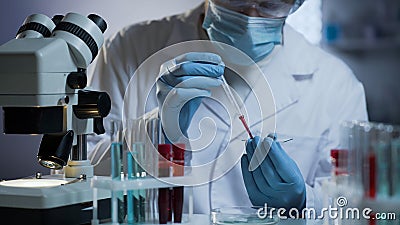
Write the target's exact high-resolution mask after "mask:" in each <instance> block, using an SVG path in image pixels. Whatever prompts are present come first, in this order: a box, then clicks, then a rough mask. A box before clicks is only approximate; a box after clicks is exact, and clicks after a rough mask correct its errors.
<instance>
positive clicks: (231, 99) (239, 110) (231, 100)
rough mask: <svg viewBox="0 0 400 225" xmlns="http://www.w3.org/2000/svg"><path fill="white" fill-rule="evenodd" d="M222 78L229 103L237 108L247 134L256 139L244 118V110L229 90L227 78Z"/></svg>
mask: <svg viewBox="0 0 400 225" xmlns="http://www.w3.org/2000/svg"><path fill="white" fill-rule="evenodd" d="M221 78H222V88H223V89H224V92H225V94H226V96H227V97H228V99H229V101H230V102H231V103H232V104H233V106H234V107H235V110H236V113H237V114H238V115H239V120H240V121H241V122H242V124H243V126H244V128H245V129H246V131H247V133H248V134H249V136H250V138H251V139H253V138H254V137H253V135H252V134H251V131H250V128H249V126H248V125H247V122H246V120H245V118H244V114H243V113H242V110H241V109H240V107H239V104H238V102H237V101H236V99H235V97H234V96H233V93H232V91H231V89H230V88H229V85H228V83H227V82H226V80H225V77H224V76H221Z"/></svg>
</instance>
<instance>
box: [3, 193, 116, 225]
mask: <svg viewBox="0 0 400 225" xmlns="http://www.w3.org/2000/svg"><path fill="white" fill-rule="evenodd" d="M98 204H99V205H100V206H102V207H101V208H100V209H101V210H100V211H99V217H100V219H101V220H102V219H108V218H110V217H111V215H110V212H111V210H110V199H103V200H100V201H99V202H98ZM91 206H92V202H84V203H79V204H74V205H68V206H62V207H57V208H50V209H24V208H8V207H0V217H1V218H2V223H3V222H4V224H17V225H18V224H21V225H22V224H41V225H54V224H57V225H78V224H90V221H91V220H92V209H91ZM103 207H104V208H103ZM103 209H104V210H103Z"/></svg>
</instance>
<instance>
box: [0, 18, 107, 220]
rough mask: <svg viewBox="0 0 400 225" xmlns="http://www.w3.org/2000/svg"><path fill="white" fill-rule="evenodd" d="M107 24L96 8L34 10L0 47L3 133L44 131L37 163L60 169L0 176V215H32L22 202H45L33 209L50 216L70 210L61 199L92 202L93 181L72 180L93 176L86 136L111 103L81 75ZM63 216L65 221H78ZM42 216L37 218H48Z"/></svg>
mask: <svg viewBox="0 0 400 225" xmlns="http://www.w3.org/2000/svg"><path fill="white" fill-rule="evenodd" d="M106 29H107V24H106V22H105V21H104V20H103V19H102V18H101V17H100V16H98V15H95V14H90V15H88V16H87V17H85V16H82V15H80V14H76V13H68V14H66V15H65V16H62V15H57V16H54V17H53V18H52V19H50V18H49V17H47V16H46V15H43V14H34V15H31V16H28V17H27V18H26V19H25V21H24V23H23V25H22V26H21V27H20V29H19V30H18V32H17V36H16V38H15V39H12V40H10V41H8V42H7V43H5V44H3V45H2V46H0V106H2V107H3V118H4V125H3V131H4V133H6V134H42V135H43V136H42V140H41V143H40V147H39V150H38V154H37V158H38V161H39V163H40V164H41V165H42V166H45V167H47V168H50V169H54V170H60V169H64V175H63V177H61V178H60V177H58V179H59V180H60V181H61V182H62V183H61V185H59V184H56V185H55V186H54V185H53V186H51V187H47V186H44V187H42V186H40V185H39V186H37V187H39V188H32V187H30V186H29V185H28V187H25V186H19V185H16V186H13V184H11V185H9V186H8V185H6V182H7V181H3V182H0V196H1V197H0V199H1V200H0V211H1V212H2V213H1V214H3V213H4V214H5V215H8V216H9V215H10V213H11V214H16V215H17V216H18V215H19V216H18V217H20V216H23V215H25V214H26V215H25V216H27V215H28V217H27V221H29V218H30V217H29V215H31V214H32V213H26V211H25V214H24V209H25V210H28V211H31V210H36V209H37V210H39V209H49V210H50V213H48V214H43V213H42V212H40V213H38V214H40V215H47V217H51V215H53V217H54V215H57V216H58V214H57V212H58V211H57V210H59V209H60V208H65V210H70V209H69V208H66V206H68V205H72V206H76V205H79V204H80V203H82V202H85V201H86V202H90V201H91V188H90V182H75V181H76V180H78V181H80V180H82V179H86V178H91V177H93V166H92V165H91V164H90V161H89V160H87V147H86V146H87V142H86V137H87V135H88V134H93V133H95V134H102V133H104V132H105V130H104V126H103V118H104V117H106V116H107V115H108V114H109V112H110V109H111V100H110V97H109V95H108V94H107V93H106V92H100V91H95V90H91V89H90V88H89V87H87V75H86V70H87V67H88V66H89V65H90V63H91V62H92V61H93V60H94V59H95V57H96V56H97V53H98V51H99V49H100V48H101V46H102V44H103V41H104V37H103V33H104V31H105V30H106ZM37 178H40V177H37ZM68 178H70V179H68ZM72 178H76V179H72ZM31 180H33V181H34V180H37V181H39V180H46V179H31ZM56 180H57V179H56ZM47 181H50V179H48V180H47ZM71 181H72V182H71ZM26 183H27V180H25V184H26ZM69 183H71V184H69ZM72 183H74V184H72ZM2 184H4V185H2ZM16 184H18V182H17V183H16ZM33 186H35V185H33ZM61 198H62V199H61ZM78 208H79V209H82V205H79V206H78ZM18 209H21V210H18ZM70 211H71V210H70ZM70 211H68V212H70ZM57 216H55V218H57ZM66 216H68V217H74V215H70V214H67V215H66ZM45 217H46V216H45ZM78 217H79V216H78ZM2 218H4V217H3V216H2ZM34 218H36V216H34ZM66 219H67V220H65V221H64V222H65V224H75V222H76V221H75V222H74V221H71V220H68V218H66ZM32 221H34V220H30V222H32ZM43 221H44V220H42V219H40V221H38V223H40V224H46V223H45V222H43ZM10 222H13V223H14V222H15V221H10ZM52 223H53V224H54V221H52V222H49V224H52ZM57 223H58V224H60V221H58V222H57ZM14 224H15V223H14ZM33 224H35V222H34V223H33Z"/></svg>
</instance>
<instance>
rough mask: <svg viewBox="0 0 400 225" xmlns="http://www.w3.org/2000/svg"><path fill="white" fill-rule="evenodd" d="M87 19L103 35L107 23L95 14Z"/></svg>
mask: <svg viewBox="0 0 400 225" xmlns="http://www.w3.org/2000/svg"><path fill="white" fill-rule="evenodd" d="M88 18H89V19H90V20H91V21H93V22H94V23H95V24H96V25H97V26H98V27H99V28H100V30H101V32H102V33H104V32H105V31H106V29H107V23H106V21H105V20H104V19H103V18H101V17H100V16H99V15H96V14H90V15H89V16H88Z"/></svg>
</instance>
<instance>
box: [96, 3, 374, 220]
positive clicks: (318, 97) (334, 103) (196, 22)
mask: <svg viewBox="0 0 400 225" xmlns="http://www.w3.org/2000/svg"><path fill="white" fill-rule="evenodd" d="M203 7H204V6H203V5H201V6H199V7H198V8H196V9H194V10H192V11H190V12H188V13H185V14H182V15H178V16H172V17H169V18H165V19H162V20H158V21H150V22H144V23H141V24H135V25H132V26H128V27H126V28H124V29H122V30H121V31H120V32H118V33H117V34H116V35H115V36H113V37H112V38H111V39H109V40H107V41H106V42H105V44H104V47H103V48H102V50H101V52H100V54H99V56H98V58H97V64H96V67H95V69H94V73H93V74H92V76H91V81H90V85H91V86H92V87H93V88H95V89H98V90H101V91H106V92H108V93H109V94H110V96H111V98H112V109H111V114H110V115H109V116H108V118H107V119H121V114H122V102H123V97H124V93H125V88H126V87H127V85H128V82H129V80H130V78H131V76H132V75H133V74H134V72H135V70H136V69H137V68H138V66H139V65H140V64H141V63H142V62H143V61H144V60H145V59H146V58H148V57H149V56H150V55H152V54H153V53H155V52H157V51H158V50H160V49H163V48H164V47H166V46H170V45H172V44H175V43H179V42H182V41H187V40H198V39H206V38H207V37H206V36H205V33H204V30H202V28H201V22H200V18H201V16H200V15H201V14H202V13H203V12H204V8H203ZM188 51H190V49H188ZM258 65H259V66H260V68H261V69H262V70H263V71H264V72H265V74H266V76H267V79H268V82H269V84H270V85H271V89H272V93H273V95H274V97H275V105H276V112H277V113H276V116H275V120H276V133H277V134H278V137H279V139H285V138H293V141H291V142H287V143H284V144H283V145H282V146H283V148H284V149H285V150H286V151H287V153H288V154H289V156H290V157H292V158H293V159H294V161H295V162H296V163H297V165H298V167H299V168H300V170H301V172H302V175H303V177H304V180H305V182H306V191H307V207H315V208H317V209H318V208H320V207H321V190H320V182H319V181H320V180H321V179H324V178H326V177H329V175H330V168H331V166H330V158H329V152H330V149H333V148H336V147H338V144H339V124H340V122H341V121H345V120H367V119H368V118H367V111H366V103H365V94H364V89H363V86H362V84H361V83H360V82H359V81H358V80H357V79H356V78H355V76H354V75H353V73H352V71H351V70H350V69H349V68H348V67H347V66H346V65H345V64H344V63H343V62H342V61H340V60H339V59H337V58H335V57H333V56H332V55H330V54H328V53H326V52H324V51H323V50H321V49H320V48H319V47H317V46H313V45H311V44H310V43H308V42H307V41H306V40H305V38H304V37H303V36H302V35H301V34H299V33H297V32H296V31H295V30H294V29H293V28H292V27H290V26H289V25H285V27H284V45H283V46H280V47H277V48H276V49H275V50H274V52H273V53H272V55H271V56H270V57H269V58H268V59H266V60H262V61H261V62H259V63H258ZM156 75H157V74H155V75H153V74H149V77H142V78H139V79H138V81H139V83H137V85H136V86H137V87H136V88H137V90H136V91H135V92H136V93H137V94H138V96H140V94H141V87H143V86H145V85H144V84H145V83H146V82H154V79H155V76H156ZM138 101H139V100H138ZM147 101H148V102H147V103H148V108H149V109H151V108H152V107H153V108H154V107H157V102H156V96H155V95H153V96H150V98H149V99H147ZM139 104H140V103H139ZM210 104H211V103H207V102H206V103H203V104H202V106H201V107H200V108H199V110H198V111H197V112H196V115H197V114H201V113H202V111H204V110H206V111H207V110H208V109H210V108H213V106H210ZM246 104H251V103H246ZM246 107H247V108H249V107H251V106H249V105H247V106H246ZM214 109H215V108H214ZM130 113H132V114H135V110H134V109H132V111H130ZM135 116H136V117H139V116H141V115H133V117H135ZM216 121H218V119H216ZM220 121H221V120H220ZM197 122H199V121H196V117H195V118H194V119H193V121H192V123H195V124H196V123H197ZM217 127H218V128H221V129H222V130H223V129H224V128H223V127H224V123H223V122H221V124H218V122H217ZM189 131H190V129H189ZM218 132H222V131H221V130H220V129H219V130H218ZM189 135H190V132H189ZM216 137H217V138H220V139H224V138H225V136H223V135H216ZM101 138H104V135H101V136H97V137H92V138H89V140H91V142H92V144H93V145H96V144H97V146H96V147H95V149H97V150H95V151H93V152H96V154H93V152H92V154H91V153H89V156H90V157H91V158H92V159H93V160H94V158H96V159H98V158H99V155H101V154H100V152H103V151H105V149H106V148H107V147H106V146H107V145H106V144H105V143H104V142H103V143H102V144H99V143H98V142H99V140H100V139H101ZM242 143H243V142H242ZM236 146H237V148H241V149H242V151H244V144H240V145H236ZM92 147H93V146H92ZM94 155H96V156H94ZM204 155H206V156H207V157H213V155H210V154H204ZM204 155H201V154H199V155H198V156H195V155H193V156H192V163H193V164H196V163H202V162H203V160H205V161H207V159H204ZM202 157H203V158H202ZM214 157H215V156H214ZM99 168H101V166H99ZM103 168H104V167H103ZM106 168H108V166H106ZM194 204H195V207H194V210H195V212H196V213H209V210H210V208H216V207H223V206H239V205H250V204H251V203H250V201H249V198H248V195H247V192H246V189H245V186H244V182H243V178H242V173H241V168H240V161H238V163H237V164H236V166H235V167H234V168H233V169H232V170H230V171H229V172H228V173H227V174H225V175H224V176H223V177H221V178H220V179H218V180H216V181H214V182H211V183H210V184H205V185H200V186H197V187H196V188H195V192H194Z"/></svg>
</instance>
